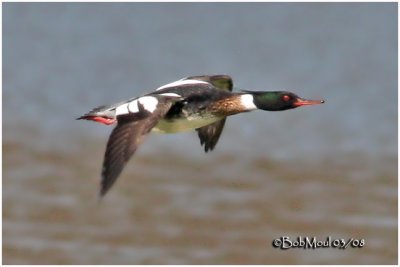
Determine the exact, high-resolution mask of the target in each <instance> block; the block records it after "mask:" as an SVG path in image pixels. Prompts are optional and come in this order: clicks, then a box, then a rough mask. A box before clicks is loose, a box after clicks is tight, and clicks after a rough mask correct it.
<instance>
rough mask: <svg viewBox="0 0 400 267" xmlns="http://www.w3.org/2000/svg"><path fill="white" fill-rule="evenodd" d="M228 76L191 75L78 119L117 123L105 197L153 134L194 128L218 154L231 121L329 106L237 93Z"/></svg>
mask: <svg viewBox="0 0 400 267" xmlns="http://www.w3.org/2000/svg"><path fill="white" fill-rule="evenodd" d="M232 88H233V82H232V79H231V77H229V76H227V75H211V76H209V75H202V76H191V77H187V78H184V79H181V80H179V81H176V82H173V83H169V84H166V85H164V86H161V87H159V88H158V89H156V90H155V91H154V92H151V93H149V94H147V95H144V96H140V97H135V98H131V99H129V100H127V101H124V102H121V103H118V104H114V105H110V106H100V107H97V108H95V109H93V110H91V111H89V112H88V113H86V114H85V115H83V116H81V117H79V118H78V119H85V120H92V121H96V122H100V123H103V124H106V125H110V124H114V123H116V124H117V125H116V127H115V128H114V129H113V131H112V133H111V135H110V137H109V139H108V143H107V148H106V152H105V156H104V162H103V169H102V173H101V176H102V179H101V189H100V196H104V195H105V194H106V193H107V191H108V190H109V189H110V188H111V186H112V185H113V184H114V182H115V181H116V179H117V178H118V176H119V175H120V174H121V172H122V170H123V168H124V166H125V164H126V163H127V162H128V160H129V158H130V157H131V156H132V155H133V154H134V153H135V151H136V149H137V148H138V146H139V145H140V144H141V143H142V142H143V140H144V137H145V136H146V135H147V134H148V133H150V131H156V132H161V133H176V132H183V131H189V130H193V129H195V130H196V131H197V133H198V135H199V138H200V143H201V145H204V149H205V152H208V151H211V150H213V149H214V147H215V145H216V144H217V142H218V139H219V137H220V135H221V132H222V130H223V128H224V124H225V120H226V117H227V116H231V115H235V114H238V113H242V112H248V111H252V110H257V109H262V110H268V111H280V110H287V109H293V108H297V107H300V106H304V105H316V104H321V103H324V100H305V99H302V98H300V97H298V96H297V95H295V94H293V93H291V92H286V91H273V92H263V91H247V90H242V91H241V92H232Z"/></svg>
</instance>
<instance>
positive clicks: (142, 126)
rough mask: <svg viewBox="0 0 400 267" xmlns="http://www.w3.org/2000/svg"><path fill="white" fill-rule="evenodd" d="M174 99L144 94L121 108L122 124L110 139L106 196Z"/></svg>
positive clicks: (106, 157) (105, 170) (104, 176)
mask: <svg viewBox="0 0 400 267" xmlns="http://www.w3.org/2000/svg"><path fill="white" fill-rule="evenodd" d="M173 103H174V101H171V98H170V97H158V98H156V97H151V96H144V97H141V98H138V99H136V100H133V101H131V102H129V103H125V104H124V105H121V106H119V107H118V108H117V110H116V112H117V120H118V125H117V126H116V127H115V128H114V129H113V131H112V132H111V135H110V137H109V139H108V142H107V148H106V152H105V155H104V162H103V169H102V173H101V188H100V196H104V195H105V194H106V193H107V191H108V190H109V189H110V188H111V187H112V185H113V184H114V183H115V181H116V180H117V178H118V176H119V175H120V174H121V172H122V170H123V168H124V167H125V165H126V163H127V162H128V160H129V159H130V158H131V156H132V155H133V154H134V153H135V151H136V149H137V148H138V146H139V145H140V144H141V143H142V142H143V140H144V138H145V136H146V135H147V134H148V133H149V132H150V131H151V129H152V128H153V127H154V126H155V125H156V124H157V123H158V121H159V120H160V119H161V118H162V117H163V116H164V115H165V114H166V113H167V112H168V110H169V109H170V108H171V105H172V104H173Z"/></svg>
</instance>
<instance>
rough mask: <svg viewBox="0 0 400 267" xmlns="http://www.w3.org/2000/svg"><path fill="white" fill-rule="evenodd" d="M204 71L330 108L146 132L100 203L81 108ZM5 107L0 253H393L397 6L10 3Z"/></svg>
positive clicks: (108, 256) (25, 258)
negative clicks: (209, 148)
mask: <svg viewBox="0 0 400 267" xmlns="http://www.w3.org/2000/svg"><path fill="white" fill-rule="evenodd" d="M200 74H229V75H231V76H232V77H233V78H234V82H235V85H236V87H237V88H240V89H250V90H290V91H293V92H295V93H297V94H298V95H300V96H302V97H305V98H315V99H318V98H324V99H326V104H324V105H321V106H315V107H305V108H299V109H296V110H292V111H286V112H261V111H258V112H253V113H251V114H242V115H237V116H234V117H230V118H229V119H228V121H227V124H226V126H225V130H224V132H223V134H222V137H221V140H220V141H219V143H218V145H217V147H216V150H215V151H213V152H212V153H208V154H205V153H204V152H203V149H202V148H201V147H200V144H199V140H198V138H197V136H196V134H195V133H194V132H191V133H182V134H176V135H157V134H152V135H151V136H150V138H148V139H147V140H146V142H145V143H144V144H143V146H141V147H140V149H139V150H138V152H137V153H136V155H135V156H134V157H133V159H132V160H131V161H130V163H129V165H128V166H127V168H126V170H125V171H124V173H123V175H122V176H121V177H120V179H119V180H118V182H117V183H116V185H115V186H114V188H112V190H111V191H110V192H109V194H108V195H107V196H106V198H105V199H104V200H103V201H101V203H98V202H97V201H98V199H97V191H98V182H99V173H100V170H101V163H102V160H103V153H104V148H105V144H106V141H107V138H108V134H109V132H110V131H111V128H110V127H106V126H103V125H100V124H95V123H91V122H84V121H75V120H74V119H75V118H76V117H77V116H79V115H81V114H82V113H84V112H86V111H88V110H90V109H91V108H93V107H95V106H97V105H101V104H109V103H113V102H118V101H121V100H124V99H128V98H130V97H133V96H138V95H141V94H144V93H147V92H149V91H152V90H153V89H154V88H157V87H158V86H160V85H163V84H165V83H168V82H172V81H174V80H177V79H180V78H182V77H185V76H189V75H200ZM2 118H3V263H5V264H140V263H141V264H146V263H157V264H171V263H174V264H182V263H184V264H212V263H215V264H219V263H225V264H227V263H228V264H236V263H242V264H363V263H364V264H366V263H369V264H396V263H397V245H398V244H397V139H396V137H397V4H396V3H378V4H377V3H330V4H322V3H308V4H297V3H147V4H144V3H111V4H107V3H101V4H85V3H67V4H66V3H37V4H35V3H4V4H3V116H2ZM282 235H286V236H290V237H291V238H292V239H294V238H296V237H297V236H309V237H313V236H316V237H317V238H318V239H321V240H323V239H325V238H326V237H327V236H332V237H333V238H345V239H348V238H357V239H365V242H366V244H365V246H364V247H363V248H348V249H346V250H341V249H335V248H326V249H316V250H303V249H291V250H283V251H282V250H278V249H275V248H273V247H272V245H271V243H272V240H273V239H274V238H278V237H280V236H282Z"/></svg>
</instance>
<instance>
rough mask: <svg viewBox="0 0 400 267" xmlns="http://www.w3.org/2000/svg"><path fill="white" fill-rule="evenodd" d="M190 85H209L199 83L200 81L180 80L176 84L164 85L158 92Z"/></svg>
mask: <svg viewBox="0 0 400 267" xmlns="http://www.w3.org/2000/svg"><path fill="white" fill-rule="evenodd" d="M188 84H209V83H208V82H203V81H199V80H179V81H176V82H172V83H169V84H166V85H163V86H161V87H158V88H157V89H156V91H158V90H161V89H165V88H168V87H176V86H182V85H188Z"/></svg>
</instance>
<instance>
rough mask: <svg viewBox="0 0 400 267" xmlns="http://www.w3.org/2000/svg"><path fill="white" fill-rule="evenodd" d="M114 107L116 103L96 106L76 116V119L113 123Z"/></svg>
mask: <svg viewBox="0 0 400 267" xmlns="http://www.w3.org/2000/svg"><path fill="white" fill-rule="evenodd" d="M115 107H116V105H112V106H99V107H96V108H94V109H92V110H91V111H89V112H87V113H85V114H84V115H82V116H80V117H79V118H77V120H90V121H95V122H99V123H103V124H106V125H110V124H113V123H115V122H116V121H117V119H116V116H115Z"/></svg>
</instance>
